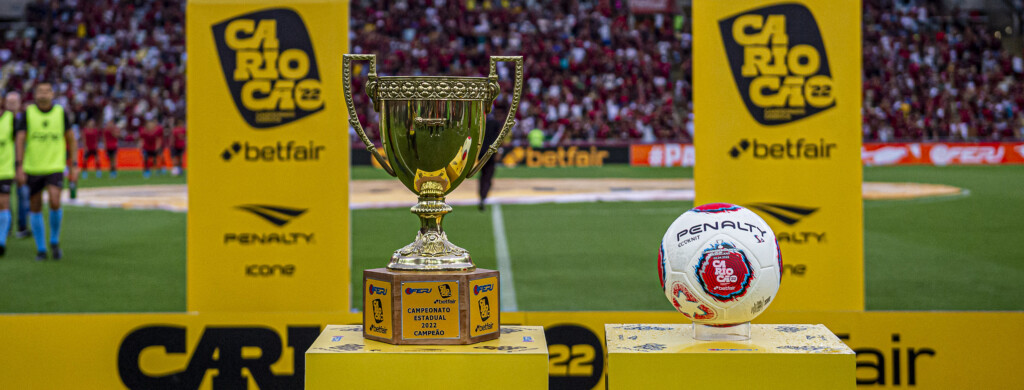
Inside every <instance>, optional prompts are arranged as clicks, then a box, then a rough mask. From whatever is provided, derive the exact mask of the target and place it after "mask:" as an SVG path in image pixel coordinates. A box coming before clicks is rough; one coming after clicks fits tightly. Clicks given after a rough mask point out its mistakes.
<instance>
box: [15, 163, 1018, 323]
mask: <svg viewBox="0 0 1024 390" xmlns="http://www.w3.org/2000/svg"><path fill="white" fill-rule="evenodd" d="M352 177H353V179H354V180H361V179H385V178H387V176H386V174H383V173H382V172H381V171H379V170H372V169H369V168H355V169H353V171H352ZM496 177H498V178H502V177H506V178H507V177H556V178H560V177H565V178H569V177H645V178H658V177H664V178H672V177H692V171H691V170H689V169H683V168H671V169H666V168H631V167H626V166H608V167H601V168H573V169H526V168H515V169H504V168H502V169H499V170H498V172H497V174H496ZM864 179H865V180H866V181H889V182H921V183H936V184H949V185H954V186H958V187H963V188H966V189H967V190H969V191H970V195H968V196H955V197H945V198H930V199H919V200H900V201H865V206H864V214H865V272H866V275H865V279H866V291H867V296H866V301H867V308H868V309H869V310H1024V301H1021V300H1020V297H1021V296H1024V284H1021V283H1019V280H1021V279H1022V278H1024V261H1022V260H1024V246H1021V245H1018V244H1017V239H1019V237H1020V230H1019V228H1018V226H1019V223H1018V220H1019V219H1020V217H1021V216H1024V166H1002V167H930V166H919V167H918V166H911V167H868V168H865V170H864ZM182 182H184V179H183V178H169V177H156V178H154V179H152V180H143V179H141V177H139V173H137V172H124V173H122V176H121V177H119V178H118V179H116V180H110V179H108V178H103V179H95V178H91V179H89V180H85V181H83V183H82V186H83V187H86V186H96V185H134V184H166V183H182ZM410 202H412V195H411V194H410ZM410 204H411V203H410ZM690 207H692V204H691V203H690V202H646V203H629V202H621V203H619V202H614V203H582V204H544V205H504V206H502V211H503V217H504V221H505V230H506V236H507V239H508V242H509V251H510V257H511V259H512V269H513V274H514V278H515V287H516V293H517V298H518V299H517V300H518V303H519V308H520V309H521V310H670V309H671V306H669V305H668V304H667V302H666V301H665V299H664V297H663V295H662V294H661V293H660V291H659V288H658V284H657V276H656V272H655V269H654V265H653V264H654V260H653V259H654V257H655V256H656V252H655V250H656V249H655V248H657V245H658V241H659V239H660V237H661V235H662V234H663V233H664V230H665V228H666V227H667V226H668V225H669V224H670V223H671V221H672V220H674V219H675V218H676V217H677V216H678V215H679V214H680V213H681V212H683V211H685V210H686V209H688V208H690ZM446 221H447V222H446V225H445V228H446V230H447V232H448V234H449V238H450V239H451V240H452V241H453V242H455V243H456V244H458V245H461V246H463V247H465V248H466V249H468V250H470V252H471V253H473V258H474V261H475V262H476V263H477V265H478V266H480V267H484V268H492V269H493V268H495V267H496V264H495V260H494V259H495V255H494V236H493V232H492V221H491V211H490V210H488V211H486V212H479V211H477V209H476V208H475V207H455V212H453V213H452V214H451V215H450V216H449V217H448V218H446ZM64 225H65V227H64V234H63V246H64V248H65V252H66V256H67V259H66V260H63V261H61V262H59V263H57V262H46V263H37V262H35V261H33V260H32V256H33V254H34V246H33V244H32V241H31V240H30V239H24V240H18V239H14V238H11V239H9V247H8V254H7V256H5V257H3V258H0V312H8V313H12V312H13V313H24V312H156V311H172V312H173V311H183V310H184V309H185V215H184V214H181V213H172V212H166V211H128V210H105V209H90V208H79V207H68V208H67V211H66V212H65V223H64ZM403 227H407V228H405V229H406V230H408V233H409V234H405V235H402V234H398V235H396V234H394V232H395V231H403V230H402V229H403ZM415 227H416V219H415V216H413V215H412V214H411V213H409V211H408V210H407V209H406V208H399V209H382V210H355V211H353V212H352V241H353V242H352V256H353V259H352V269H353V272H352V283H353V286H359V285H360V284H361V279H360V276H361V270H362V269H365V268H377V267H382V266H384V265H385V264H386V263H387V260H388V259H389V257H390V254H391V252H392V251H394V250H395V249H397V248H399V247H401V246H402V245H405V244H407V243H408V242H409V241H411V240H412V238H413V235H414V230H415ZM352 290H353V293H354V296H353V297H352V300H353V302H354V305H353V306H354V307H356V308H358V307H359V306H361V304H360V303H359V302H361V299H362V297H361V295H360V293H361V289H360V288H353V289H352Z"/></svg>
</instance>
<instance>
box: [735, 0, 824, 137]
mask: <svg viewBox="0 0 1024 390" xmlns="http://www.w3.org/2000/svg"><path fill="white" fill-rule="evenodd" d="M718 27H719V29H720V31H721V34H722V41H723V44H724V45H725V53H726V56H727V57H728V59H729V67H730V68H731V70H732V75H733V78H734V79H735V81H736V86H737V88H739V92H740V95H741V96H742V97H743V102H744V103H745V104H746V106H747V110H748V111H749V112H750V115H751V116H753V117H754V119H755V120H757V122H758V123H760V124H762V125H766V126H771V125H780V124H785V123H789V122H792V121H795V120H799V119H802V118H806V117H808V116H811V115H814V114H817V113H819V112H822V111H825V110H827V109H829V108H832V107H834V106H835V105H836V99H835V91H833V89H832V88H833V85H834V83H833V81H832V72H831V70H830V69H829V64H828V56H827V55H826V52H825V44H824V42H823V41H822V38H821V31H820V30H819V29H818V22H817V21H816V20H815V19H814V15H812V14H811V11H810V10H808V9H807V7H805V6H803V5H800V4H781V5H773V6H769V7H764V8H759V9H754V10H751V11H747V12H744V13H742V14H740V15H736V16H733V17H729V18H726V19H722V20H720V21H719V22H718Z"/></svg>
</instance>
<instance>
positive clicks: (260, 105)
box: [213, 8, 324, 130]
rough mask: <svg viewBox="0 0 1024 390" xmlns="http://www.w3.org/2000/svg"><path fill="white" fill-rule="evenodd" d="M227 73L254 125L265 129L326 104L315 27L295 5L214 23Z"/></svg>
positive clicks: (244, 114) (241, 111)
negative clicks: (309, 27)
mask: <svg viewBox="0 0 1024 390" xmlns="http://www.w3.org/2000/svg"><path fill="white" fill-rule="evenodd" d="M213 37H214V41H215V43H216V46H217V54H218V56H219V57H220V64H221V69H222V70H223V71H224V79H225V80H226V81H227V85H228V89H229V90H230V91H231V96H232V98H233V99H234V101H235V107H236V108H238V112H239V114H241V115H242V118H243V119H245V122H246V123H247V124H249V126H251V127H253V128H254V129H257V130H265V129H270V128H273V127H277V126H280V125H284V124H287V123H290V122H293V121H297V120H299V119H302V118H304V117H306V116H309V115H312V114H314V113H316V112H319V111H321V110H323V108H324V97H323V94H322V88H321V80H320V72H319V69H318V67H317V62H316V55H315V54H314V52H313V42H312V40H311V39H310V36H309V30H307V29H306V24H305V23H304V22H303V20H302V17H301V16H299V14H298V13H296V12H295V11H293V10H290V9H285V8H273V9H267V10H262V11H257V12H252V13H248V14H244V15H239V16H236V17H234V18H232V19H229V20H226V21H223V22H220V23H218V24H215V25H213Z"/></svg>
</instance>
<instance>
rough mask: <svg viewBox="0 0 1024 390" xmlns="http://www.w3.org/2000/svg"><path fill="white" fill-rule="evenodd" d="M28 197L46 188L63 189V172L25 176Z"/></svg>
mask: <svg viewBox="0 0 1024 390" xmlns="http://www.w3.org/2000/svg"><path fill="white" fill-rule="evenodd" d="M27 176H28V180H27V181H28V194H29V196H32V195H35V194H38V193H40V192H42V191H43V190H44V189H46V186H55V187H57V188H60V189H64V172H57V173H51V174H49V175H40V176H36V175H27Z"/></svg>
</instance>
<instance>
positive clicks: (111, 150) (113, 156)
mask: <svg viewBox="0 0 1024 390" xmlns="http://www.w3.org/2000/svg"><path fill="white" fill-rule="evenodd" d="M120 139H121V129H120V128H118V127H117V125H116V124H114V121H107V123H106V125H104V126H103V148H104V149H106V150H107V161H109V162H110V178H111V179H115V178H117V142H118V141H119V140H120ZM97 175H99V173H97Z"/></svg>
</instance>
